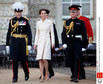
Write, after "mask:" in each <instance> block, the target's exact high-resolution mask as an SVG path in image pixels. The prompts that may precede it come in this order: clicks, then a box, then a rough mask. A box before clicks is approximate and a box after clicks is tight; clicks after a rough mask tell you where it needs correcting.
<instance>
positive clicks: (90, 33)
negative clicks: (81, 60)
mask: <svg viewBox="0 0 103 84" xmlns="http://www.w3.org/2000/svg"><path fill="white" fill-rule="evenodd" d="M72 6H73V7H74V6H75V7H78V12H77V18H78V19H80V20H83V21H84V23H85V26H86V31H87V36H88V48H89V47H91V46H92V45H93V44H92V43H93V30H92V27H91V24H90V21H89V19H88V18H87V17H84V16H81V15H80V8H81V6H80V5H72ZM78 78H79V79H85V78H86V76H85V70H84V66H83V65H82V64H79V74H78Z"/></svg>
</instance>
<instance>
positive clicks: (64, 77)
mask: <svg viewBox="0 0 103 84" xmlns="http://www.w3.org/2000/svg"><path fill="white" fill-rule="evenodd" d="M85 70H86V77H87V78H86V79H85V80H80V81H79V83H78V84H96V79H95V78H96V68H95V67H86V68H85ZM54 71H55V76H54V77H52V78H51V79H49V80H48V81H44V82H42V84H75V83H71V82H70V75H71V73H70V69H69V68H65V67H62V68H54ZM39 72H40V71H39V68H30V79H29V80H28V81H24V72H23V70H22V68H19V75H18V82H17V83H16V84H41V82H39V76H40V73H39ZM11 81H12V69H4V68H1V69H0V84H12V82H11Z"/></svg>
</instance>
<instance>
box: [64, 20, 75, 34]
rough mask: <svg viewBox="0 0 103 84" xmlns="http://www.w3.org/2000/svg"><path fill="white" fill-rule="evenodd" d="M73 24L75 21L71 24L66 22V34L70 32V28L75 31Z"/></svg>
mask: <svg viewBox="0 0 103 84" xmlns="http://www.w3.org/2000/svg"><path fill="white" fill-rule="evenodd" d="M73 26H74V22H73V21H72V22H71V23H70V25H69V26H67V25H66V21H65V22H64V27H65V28H66V35H68V33H69V32H70V30H72V31H73Z"/></svg>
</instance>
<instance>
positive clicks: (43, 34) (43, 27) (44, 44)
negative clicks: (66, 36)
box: [34, 19, 54, 60]
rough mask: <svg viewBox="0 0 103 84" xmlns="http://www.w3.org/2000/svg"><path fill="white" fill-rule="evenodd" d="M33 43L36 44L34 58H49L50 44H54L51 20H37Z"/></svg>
mask: <svg viewBox="0 0 103 84" xmlns="http://www.w3.org/2000/svg"><path fill="white" fill-rule="evenodd" d="M34 44H35V45H37V56H36V60H40V59H46V60H51V45H52V44H54V29H53V23H52V21H51V20H48V19H46V20H45V21H42V20H40V21H37V27H36V36H35V43H34Z"/></svg>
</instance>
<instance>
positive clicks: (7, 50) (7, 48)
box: [6, 46, 10, 54]
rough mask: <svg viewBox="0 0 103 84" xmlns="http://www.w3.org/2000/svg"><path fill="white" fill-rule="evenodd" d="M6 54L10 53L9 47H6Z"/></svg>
mask: <svg viewBox="0 0 103 84" xmlns="http://www.w3.org/2000/svg"><path fill="white" fill-rule="evenodd" d="M6 52H7V54H9V53H10V46H6Z"/></svg>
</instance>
